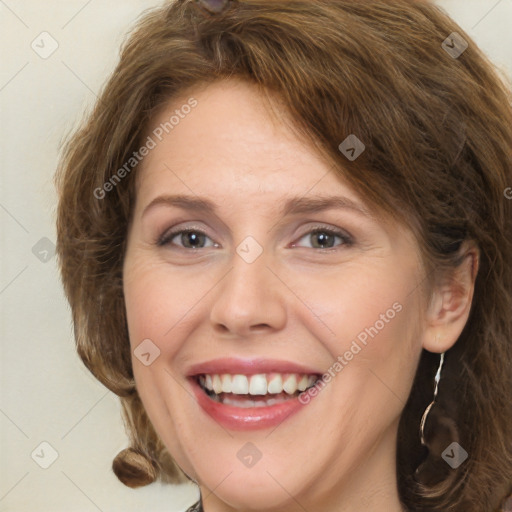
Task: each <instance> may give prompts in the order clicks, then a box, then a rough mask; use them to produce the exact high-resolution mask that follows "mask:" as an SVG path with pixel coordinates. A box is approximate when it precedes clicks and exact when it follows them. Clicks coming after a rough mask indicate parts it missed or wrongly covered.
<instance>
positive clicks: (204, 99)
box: [137, 80, 357, 200]
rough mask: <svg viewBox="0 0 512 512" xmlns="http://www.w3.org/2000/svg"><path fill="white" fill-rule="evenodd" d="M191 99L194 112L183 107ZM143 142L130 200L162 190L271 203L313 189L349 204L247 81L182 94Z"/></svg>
mask: <svg viewBox="0 0 512 512" xmlns="http://www.w3.org/2000/svg"><path fill="white" fill-rule="evenodd" d="M191 99H193V100H194V102H195V106H194V108H192V109H189V108H183V106H184V105H187V104H188V103H190V100H191ZM184 112H188V113H187V114H184ZM180 114H181V115H180ZM173 116H174V119H172V121H173V124H170V120H171V118H173ZM175 123H177V124H175ZM162 132H163V133H162ZM155 133H156V134H157V135H158V134H160V138H161V140H159V138H158V137H156V136H155V135H154V134H155ZM148 135H149V136H151V137H152V138H153V139H154V141H155V147H154V148H153V149H152V150H151V151H150V152H149V154H148V155H147V156H146V157H145V158H144V160H143V161H142V163H141V165H140V166H139V168H138V169H137V196H138V197H141V198H144V199H149V198H151V197H152V196H154V195H155V194H157V193H161V192H163V190H162V189H163V188H167V187H171V188H172V187H178V188H179V189H180V190H182V189H183V190H186V189H187V188H188V189H189V190H188V192H193V193H197V194H200V195H204V194H208V195H216V196H219V197H221V198H222V197H226V198H229V197H232V196H233V194H234V193H237V194H245V195H246V196H247V197H250V196H257V197H259V198H260V199H263V198H267V199H270V198H272V200H275V199H277V198H278V197H280V196H282V195H283V194H293V195H295V196H296V195H305V194H307V193H308V191H310V190H311V191H313V189H314V192H315V193H319V194H326V193H328V192H329V193H332V192H334V191H335V190H339V191H340V192H341V191H343V193H344V195H345V196H349V197H351V198H352V199H354V200H355V199H356V197H357V194H356V193H355V191H353V190H351V189H350V187H349V186H348V184H347V182H346V181H344V180H343V178H342V177H340V176H339V174H338V173H335V172H333V165H332V162H329V161H327V159H326V158H325V157H323V156H322V155H321V153H320V152H319V151H318V150H317V149H316V148H315V147H314V145H313V143H312V142H311V141H310V140H305V138H304V137H302V136H300V135H299V132H298V130H296V129H295V127H294V122H293V121H292V120H291V119H290V116H289V115H288V113H287V112H286V110H285V109H284V107H283V106H282V105H281V104H280V102H279V100H278V98H276V97H275V96H269V95H267V94H265V92H263V91H262V90H261V89H259V88H258V87H257V86H256V85H254V84H251V83H249V82H243V81H240V80H223V81H219V82H214V83H212V84H209V85H207V86H202V87H198V88H192V89H190V90H189V91H188V92H187V93H186V94H185V95H182V96H181V97H180V98H176V99H174V100H173V101H172V102H170V103H169V104H168V105H167V106H166V107H165V108H164V109H162V110H161V111H160V112H159V113H158V115H157V116H156V117H155V118H154V119H153V121H152V123H151V125H150V129H149V130H148ZM333 189H335V190H333Z"/></svg>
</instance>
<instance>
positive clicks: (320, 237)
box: [292, 226, 354, 249]
mask: <svg viewBox="0 0 512 512" xmlns="http://www.w3.org/2000/svg"><path fill="white" fill-rule="evenodd" d="M308 238H309V239H310V240H311V241H312V246H310V247H311V248H312V249H333V248H335V241H336V239H338V240H340V241H341V243H340V244H339V245H340V246H341V245H346V246H351V245H353V243H354V242H353V240H352V238H351V237H350V236H349V235H348V234H347V233H345V232H344V231H339V230H336V229H332V228H325V227H322V226H320V227H316V228H315V229H313V230H312V231H308V232H307V233H306V234H304V235H303V236H302V237H301V238H300V240H303V239H308ZM296 246H297V245H296V244H293V245H292V247H296Z"/></svg>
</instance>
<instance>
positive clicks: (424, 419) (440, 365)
mask: <svg viewBox="0 0 512 512" xmlns="http://www.w3.org/2000/svg"><path fill="white" fill-rule="evenodd" d="M438 339H439V334H438V335H437V336H436V340H438ZM444 354H445V353H444V352H443V353H442V354H441V360H440V362H439V368H438V369H437V373H436V376H435V377H434V381H435V384H436V385H435V388H434V398H433V400H432V402H430V404H429V406H428V407H427V408H426V409H425V412H424V413H423V416H422V417H421V422H420V439H421V444H422V445H423V446H426V443H425V436H424V429H425V423H426V421H427V416H428V413H429V412H430V409H432V406H433V405H434V403H435V401H436V398H437V391H438V389H439V381H440V380H441V370H442V368H443V363H444Z"/></svg>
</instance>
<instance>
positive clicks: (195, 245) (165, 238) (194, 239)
mask: <svg viewBox="0 0 512 512" xmlns="http://www.w3.org/2000/svg"><path fill="white" fill-rule="evenodd" d="M175 238H177V239H178V240H179V241H180V242H181V245H180V244H176V243H173V242H172V241H173V240H174V239H175ZM206 239H208V240H211V238H210V237H208V235H207V234H206V233H205V232H204V231H201V230H200V229H194V228H188V229H182V230H180V231H170V232H166V233H164V234H163V235H162V237H161V238H160V239H159V240H158V242H157V245H158V246H164V245H169V244H172V245H178V247H183V248H184V249H204V248H206V247H218V244H215V243H212V244H211V245H209V246H205V245H204V243H205V240H206ZM212 242H213V241H212Z"/></svg>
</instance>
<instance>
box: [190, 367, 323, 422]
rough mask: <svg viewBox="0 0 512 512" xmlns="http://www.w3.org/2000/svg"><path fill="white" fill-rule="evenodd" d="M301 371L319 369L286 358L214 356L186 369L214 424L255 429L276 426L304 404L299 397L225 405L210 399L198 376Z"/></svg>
mask: <svg viewBox="0 0 512 512" xmlns="http://www.w3.org/2000/svg"><path fill="white" fill-rule="evenodd" d="M274 372H275V373H302V374H309V375H311V374H318V375H319V374H320V372H318V371H316V370H314V369H312V368H309V367H306V366H303V365H300V364H296V363H291V362H288V361H278V360H269V359H253V360H242V359H215V360H212V361H207V362H204V363H200V364H196V365H194V366H192V367H191V368H190V369H189V371H188V372H187V374H188V376H189V378H190V379H189V380H190V382H191V384H192V389H193V392H194V395H195V397H196V399H197V402H198V404H199V406H200V407H201V408H202V409H203V411H204V412H206V413H207V414H208V415H209V416H210V417H211V418H212V419H214V420H215V421H216V422H217V423H219V424H221V425H223V426H224V427H225V428H228V429H231V430H257V429H265V428H271V427H276V426H277V425H279V424H281V423H282V422H283V421H285V420H286V419H287V418H289V417H290V416H292V415H293V414H295V413H297V412H299V411H300V410H301V409H302V407H303V404H302V403H301V402H300V401H299V399H298V397H294V398H290V399H288V400H287V401H286V402H283V403H279V404H275V405H271V406H268V407H251V408H242V407H234V406H231V405H225V404H222V403H219V402H216V401H215V400H213V399H211V398H210V397H209V396H208V395H207V394H206V393H205V392H204V391H203V389H202V388H201V386H200V385H199V383H198V381H197V379H196V378H195V377H196V376H197V375H202V374H222V373H229V374H232V375H233V374H243V375H254V374H257V373H267V374H268V373H274Z"/></svg>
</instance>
